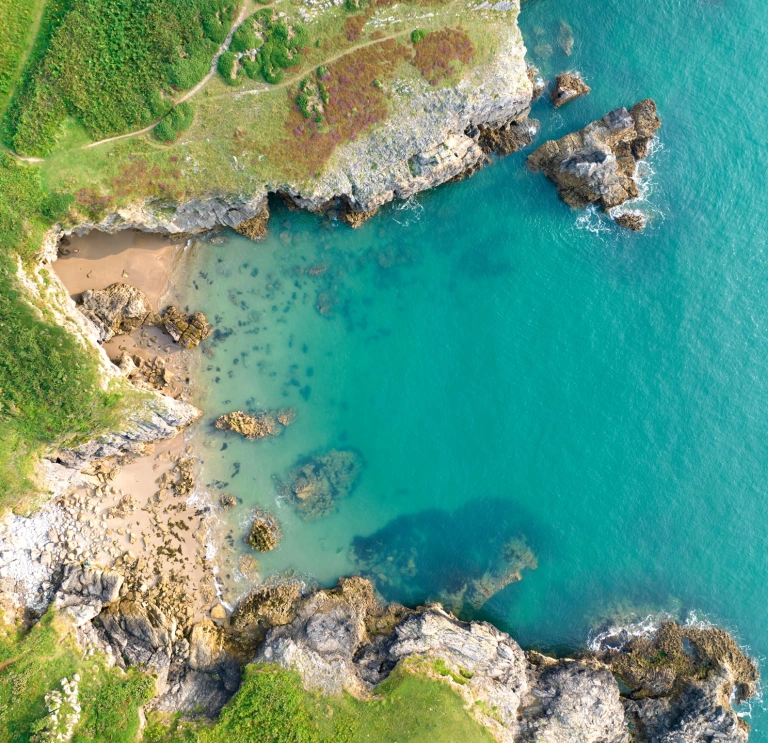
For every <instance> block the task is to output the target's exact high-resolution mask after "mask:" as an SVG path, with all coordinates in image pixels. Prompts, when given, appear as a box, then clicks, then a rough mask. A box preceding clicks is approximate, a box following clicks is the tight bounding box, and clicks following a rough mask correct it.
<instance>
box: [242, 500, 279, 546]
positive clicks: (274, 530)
mask: <svg viewBox="0 0 768 743" xmlns="http://www.w3.org/2000/svg"><path fill="white" fill-rule="evenodd" d="M281 538H282V534H281V533H280V526H279V524H278V523H277V519H276V518H275V517H274V516H273V515H272V514H271V513H269V512H268V511H262V510H261V509H258V508H257V509H255V510H254V512H253V524H252V525H251V532H250V534H249V535H248V539H247V542H248V544H250V545H251V547H253V549H255V550H258V551H259V552H269V551H270V550H273V549H275V547H277V545H278V544H279V543H280V539H281Z"/></svg>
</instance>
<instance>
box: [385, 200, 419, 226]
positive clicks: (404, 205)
mask: <svg viewBox="0 0 768 743" xmlns="http://www.w3.org/2000/svg"><path fill="white" fill-rule="evenodd" d="M394 211H396V212H398V213H399V214H401V215H403V216H402V217H400V218H398V217H397V216H394V217H392V219H394V220H395V222H397V223H398V224H399V225H402V226H403V227H408V225H411V224H414V223H415V222H419V221H420V220H421V215H422V213H423V212H424V206H423V205H422V204H421V203H420V202H419V201H418V200H417V199H416V197H415V196H409V197H408V198H407V199H405V201H401V202H400V203H399V204H396V205H395V207H394Z"/></svg>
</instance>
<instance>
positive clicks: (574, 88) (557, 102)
mask: <svg viewBox="0 0 768 743" xmlns="http://www.w3.org/2000/svg"><path fill="white" fill-rule="evenodd" d="M591 90H592V88H590V87H589V85H587V84H586V83H585V82H584V81H583V80H582V79H581V74H580V73H578V72H563V73H561V74H560V75H558V76H557V77H556V78H555V87H554V88H553V89H552V104H553V105H554V107H555V108H560V106H564V105H565V104H566V103H568V102H570V101H573V100H576V98H581V97H582V96H584V95H588V94H589V93H590V91H591Z"/></svg>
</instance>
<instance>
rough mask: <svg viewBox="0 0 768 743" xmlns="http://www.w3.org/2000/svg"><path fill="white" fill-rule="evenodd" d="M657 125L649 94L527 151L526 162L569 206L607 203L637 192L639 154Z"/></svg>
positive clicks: (613, 203) (621, 200) (619, 201)
mask: <svg viewBox="0 0 768 743" xmlns="http://www.w3.org/2000/svg"><path fill="white" fill-rule="evenodd" d="M660 126H661V120H660V119H659V117H658V116H657V115H656V104H655V103H654V102H653V101H652V100H650V99H647V100H645V101H641V102H640V103H638V104H637V105H636V106H635V107H634V108H632V109H631V110H630V111H627V109H626V108H619V109H616V110H615V111H611V112H610V113H608V114H606V115H605V116H603V118H602V119H600V120H599V121H593V122H592V123H591V124H589V125H588V126H586V127H585V128H584V129H582V130H581V131H578V132H575V133H573V134H568V135H567V136H565V137H563V138H562V139H558V140H550V141H549V142H545V143H544V144H543V145H541V147H539V148H538V149H537V150H536V151H535V152H533V154H531V155H529V157H528V160H527V163H528V167H529V168H530V169H531V170H533V171H534V172H538V171H542V172H543V173H544V174H545V175H546V176H547V177H548V178H550V179H551V180H552V181H554V183H555V185H556V186H557V190H558V192H559V194H560V198H562V199H563V201H565V203H566V204H568V205H569V206H572V207H577V208H583V207H585V206H587V205H589V204H595V205H597V206H600V207H602V208H604V209H610V208H613V207H616V206H619V205H620V204H623V203H624V202H625V201H627V200H628V199H632V198H635V197H636V196H637V195H638V189H637V183H636V182H635V180H634V175H635V167H636V164H637V160H638V159H640V157H641V156H644V155H645V154H646V153H647V148H648V142H649V141H650V138H651V137H653V133H654V132H655V131H656V130H657V129H658V128H659V127H660Z"/></svg>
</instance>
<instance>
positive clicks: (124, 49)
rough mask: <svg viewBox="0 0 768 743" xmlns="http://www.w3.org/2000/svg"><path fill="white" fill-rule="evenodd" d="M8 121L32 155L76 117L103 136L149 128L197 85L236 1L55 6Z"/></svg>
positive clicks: (21, 148)
mask: <svg viewBox="0 0 768 743" xmlns="http://www.w3.org/2000/svg"><path fill="white" fill-rule="evenodd" d="M52 8H53V9H52V10H51V11H50V12H48V13H47V17H46V19H44V23H43V26H42V27H41V32H40V34H39V35H38V42H37V43H36V53H33V55H31V58H30V60H29V63H28V64H27V67H26V69H25V71H24V74H23V80H22V85H21V86H20V87H19V90H18V91H17V95H15V96H14V98H13V100H12V102H11V105H10V107H9V110H8V112H7V116H6V120H5V126H4V129H5V139H6V144H8V145H9V146H12V147H13V148H14V149H15V150H16V151H17V152H19V153H21V154H24V155H35V156H41V155H45V154H47V153H48V152H50V150H51V149H52V148H53V147H54V145H55V144H56V141H57V139H58V137H59V135H60V133H61V126H62V123H63V121H64V119H65V118H66V116H67V115H68V114H71V115H74V116H75V117H76V118H77V119H78V120H79V121H80V122H81V123H82V124H83V126H84V127H85V128H86V130H87V131H88V133H89V135H90V136H91V137H92V138H93V139H95V140H98V139H102V138H106V137H110V136H114V135H118V134H123V133H125V132H129V131H132V130H135V129H140V128H143V127H146V126H148V125H149V124H151V123H152V122H153V121H155V120H157V119H158V118H160V117H162V116H164V115H165V114H166V113H167V112H168V110H169V109H170V107H171V102H172V98H173V95H174V93H175V91H177V90H181V89H186V88H189V87H192V86H194V85H195V84H197V83H198V82H199V81H200V80H201V79H202V78H203V77H204V76H205V74H206V73H207V71H208V68H209V65H210V61H211V59H212V57H213V55H214V54H215V53H216V51H217V50H218V47H219V45H220V44H221V42H222V41H224V38H225V37H226V35H227V32H228V30H229V28H230V27H231V25H232V23H233V21H234V20H235V17H236V15H237V12H238V0H191V1H190V0H53V3H52Z"/></svg>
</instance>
